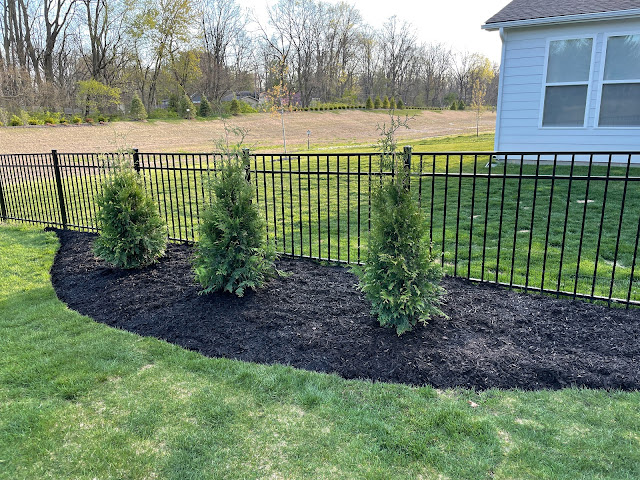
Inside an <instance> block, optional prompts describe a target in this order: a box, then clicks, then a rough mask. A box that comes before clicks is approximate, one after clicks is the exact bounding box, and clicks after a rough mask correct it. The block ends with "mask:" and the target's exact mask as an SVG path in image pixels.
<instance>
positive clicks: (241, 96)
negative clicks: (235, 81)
mask: <svg viewBox="0 0 640 480" xmlns="http://www.w3.org/2000/svg"><path fill="white" fill-rule="evenodd" d="M234 98H237V99H238V100H240V101H242V102H245V103H248V104H249V105H251V106H252V107H253V108H256V107H257V106H258V104H259V102H260V95H258V93H256V92H250V91H248V90H247V91H241V92H227V93H226V94H225V95H223V96H222V99H221V100H222V101H223V102H230V101H231V100H233V99H234Z"/></svg>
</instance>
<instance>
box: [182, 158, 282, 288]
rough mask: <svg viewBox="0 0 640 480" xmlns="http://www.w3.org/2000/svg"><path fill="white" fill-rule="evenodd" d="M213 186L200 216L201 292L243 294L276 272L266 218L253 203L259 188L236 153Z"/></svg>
mask: <svg viewBox="0 0 640 480" xmlns="http://www.w3.org/2000/svg"><path fill="white" fill-rule="evenodd" d="M209 189H210V192H211V204H210V205H208V207H207V208H206V209H205V210H204V212H203V213H202V217H201V222H200V239H199V241H198V243H197V245H196V249H195V255H194V261H193V262H194V270H195V276H196V279H197V281H198V282H199V283H200V284H201V285H202V287H203V289H202V293H209V292H215V291H219V290H223V291H227V292H231V293H235V294H236V295H238V296H239V297H241V296H242V295H243V294H244V292H245V290H246V289H247V288H251V289H256V288H259V287H261V286H262V285H263V284H264V283H265V282H266V281H267V280H268V279H269V277H271V276H272V275H274V274H275V273H276V269H275V265H274V260H275V248H274V247H273V246H270V245H267V240H266V226H265V222H264V220H263V219H262V216H261V214H260V211H259V210H258V205H257V204H256V203H255V202H254V201H253V196H254V192H255V189H254V187H253V186H252V185H251V184H250V183H249V182H248V181H247V180H246V178H245V169H244V166H243V165H242V162H240V161H239V160H237V159H236V158H234V155H228V157H227V158H226V159H225V160H223V164H222V168H221V170H220V171H219V172H218V176H217V177H215V178H213V179H212V180H211V183H210V185H209Z"/></svg>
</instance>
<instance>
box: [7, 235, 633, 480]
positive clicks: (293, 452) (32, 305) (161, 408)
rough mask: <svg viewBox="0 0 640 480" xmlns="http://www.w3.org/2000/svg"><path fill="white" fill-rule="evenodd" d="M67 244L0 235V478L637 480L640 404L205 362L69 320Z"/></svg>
mask: <svg viewBox="0 0 640 480" xmlns="http://www.w3.org/2000/svg"><path fill="white" fill-rule="evenodd" d="M57 246H58V244H57V239H56V238H55V236H54V235H53V234H52V233H44V232H42V231H41V230H38V229H35V228H33V227H14V226H6V225H4V226H0V271H2V275H1V276H0V352H1V355H0V478H1V479H12V480H15V479H33V478H55V479H68V478H74V479H94V478H99V479H109V478H114V479H116V478H117V479H143V478H149V479H150V478H175V479H181V480H182V479H201V478H202V479H205V478H211V479H217V478H225V479H227V478H228V479H258V478H264V479H271V478H287V479H294V478H295V479H297V478H300V479H302V478H318V479H321V478H322V479H333V478H335V479H343V478H349V479H351V478H353V479H357V478H367V479H376V478H379V479H389V478H398V479H408V478H415V479H432V478H443V479H444V478H448V479H490V478H492V479H515V478H517V479H541V478H548V479H571V480H575V479H580V478H581V479H605V478H606V479H633V478H639V477H640V435H639V433H638V432H640V394H639V393H638V392H635V393H624V392H607V391H592V390H585V389H565V390H561V391H553V392H551V391H539V392H521V391H498V390H490V391H486V392H482V393H474V392H472V391H468V390H446V391H438V390H434V389H433V388H430V387H428V386H427V387H422V388H411V387H407V386H401V385H391V384H383V383H376V384H373V383H370V382H365V381H346V380H342V379H340V378H338V377H336V376H333V375H324V374H317V373H310V372H305V371H300V370H296V369H293V368H290V367H284V366H277V365H276V366H263V365H255V364H250V363H243V362H239V361H231V360H225V359H209V358H205V357H203V356H201V355H199V354H197V353H194V352H189V351H186V350H183V349H182V348H179V347H176V346H173V345H170V344H167V343H165V342H162V341H159V340H156V339H153V338H142V337H139V336H137V335H134V334H131V333H128V332H124V331H120V330H116V329H113V328H109V327H107V326H105V325H102V324H97V323H95V322H93V321H92V320H91V319H89V318H87V317H83V316H81V315H79V314H77V313H75V312H73V311H71V310H69V309H68V308H67V307H66V306H65V305H64V304H62V303H61V302H60V301H59V300H58V299H57V298H56V296H55V293H54V291H53V289H52V287H51V282H50V278H49V273H48V272H49V269H50V267H51V264H52V261H53V255H54V253H55V251H56V248H57ZM470 402H473V404H471V403H470ZM475 405H477V406H475Z"/></svg>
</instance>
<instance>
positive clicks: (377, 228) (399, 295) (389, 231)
mask: <svg viewBox="0 0 640 480" xmlns="http://www.w3.org/2000/svg"><path fill="white" fill-rule="evenodd" d="M407 121H408V119H406V120H405V121H402V120H401V119H399V118H397V119H395V118H394V117H391V125H390V127H389V128H387V126H386V125H385V126H383V127H382V128H381V130H382V134H383V138H382V140H381V141H380V145H381V150H382V154H381V159H382V162H383V164H384V165H385V167H386V168H389V167H390V166H394V167H395V171H396V175H395V177H394V178H392V179H390V180H382V181H381V184H380V185H379V186H378V187H377V188H376V190H375V191H374V192H373V194H372V203H371V231H370V233H369V241H368V246H367V255H366V264H365V266H364V267H362V268H360V269H356V273H358V275H359V277H360V289H361V290H362V291H363V292H364V293H365V294H366V296H367V298H368V299H369V301H370V302H371V306H372V308H371V310H372V313H373V314H374V315H376V316H377V317H378V321H379V322H380V325H382V326H389V327H395V329H396V332H397V333H398V335H401V334H403V333H404V332H407V331H409V330H411V329H412V328H413V327H414V326H415V325H416V324H417V323H418V322H421V323H423V324H426V323H427V321H428V320H429V318H430V317H431V316H432V315H442V312H441V311H440V309H439V308H438V305H439V303H440V297H441V295H442V293H443V292H444V290H443V289H442V287H440V280H441V279H442V269H441V268H440V266H439V265H438V264H437V263H436V262H435V261H434V256H433V253H432V249H431V244H430V242H429V238H428V231H429V228H428V227H427V222H426V220H425V217H424V214H423V213H422V211H421V209H420V207H419V205H418V202H416V200H415V199H414V198H413V196H412V194H411V190H410V188H409V175H408V172H407V171H406V170H405V169H404V166H403V163H402V162H400V161H399V160H398V158H399V157H400V156H398V155H396V154H395V150H396V144H395V140H394V133H395V131H396V130H397V129H398V128H399V127H402V126H405V127H406V126H407ZM396 163H397V164H396ZM394 164H395V165H394Z"/></svg>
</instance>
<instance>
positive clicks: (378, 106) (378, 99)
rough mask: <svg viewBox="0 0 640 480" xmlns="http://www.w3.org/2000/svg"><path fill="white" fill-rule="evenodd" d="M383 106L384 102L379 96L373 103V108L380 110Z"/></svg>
mask: <svg viewBox="0 0 640 480" xmlns="http://www.w3.org/2000/svg"><path fill="white" fill-rule="evenodd" d="M381 106H382V101H381V100H380V96H379V95H378V96H377V97H376V98H375V100H374V101H373V108H375V109H376V110H377V109H379V108H380V107H381Z"/></svg>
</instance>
